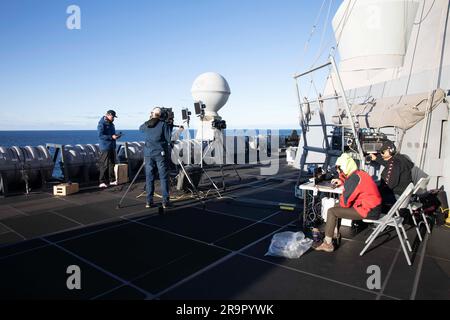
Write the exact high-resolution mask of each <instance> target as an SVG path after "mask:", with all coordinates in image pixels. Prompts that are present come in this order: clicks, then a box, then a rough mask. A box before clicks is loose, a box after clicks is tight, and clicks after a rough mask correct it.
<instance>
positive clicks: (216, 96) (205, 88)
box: [191, 72, 231, 117]
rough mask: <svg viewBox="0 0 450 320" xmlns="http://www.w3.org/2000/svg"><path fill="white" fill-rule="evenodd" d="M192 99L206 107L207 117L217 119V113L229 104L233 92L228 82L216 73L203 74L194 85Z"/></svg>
mask: <svg viewBox="0 0 450 320" xmlns="http://www.w3.org/2000/svg"><path fill="white" fill-rule="evenodd" d="M191 92H192V98H193V99H194V101H195V102H199V101H201V102H202V103H203V104H204V105H205V106H206V109H205V114H206V116H212V117H217V116H218V114H217V112H218V111H219V110H220V109H222V107H223V106H224V105H225V104H226V103H227V101H228V98H229V97H230V94H231V90H230V86H229V85H228V82H227V80H225V78H224V77H223V76H221V75H220V74H218V73H215V72H207V73H203V74H201V75H200V76H198V77H197V79H195V81H194V84H193V85H192V90H191Z"/></svg>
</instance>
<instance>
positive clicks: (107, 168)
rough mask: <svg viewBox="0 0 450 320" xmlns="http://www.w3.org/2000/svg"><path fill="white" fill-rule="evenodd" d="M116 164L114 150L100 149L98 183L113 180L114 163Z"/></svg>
mask: <svg viewBox="0 0 450 320" xmlns="http://www.w3.org/2000/svg"><path fill="white" fill-rule="evenodd" d="M115 164H116V155H115V152H114V150H108V151H100V159H99V161H98V166H99V169H100V179H99V180H100V183H106V184H108V183H110V182H112V181H115V180H116V178H115V175H114V165H115Z"/></svg>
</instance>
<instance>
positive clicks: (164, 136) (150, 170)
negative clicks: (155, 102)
mask: <svg viewBox="0 0 450 320" xmlns="http://www.w3.org/2000/svg"><path fill="white" fill-rule="evenodd" d="M139 130H140V131H141V132H143V133H144V134H145V148H144V157H145V158H144V159H145V178H146V192H147V204H146V208H151V207H152V206H153V194H154V192H155V174H156V168H158V173H159V179H160V181H161V190H162V196H163V208H164V209H165V208H168V207H172V204H171V203H170V195H169V169H168V168H169V163H168V161H169V158H170V142H171V135H172V126H171V125H169V124H168V123H167V122H166V121H162V120H161V109H160V108H155V109H153V111H152V113H151V115H150V120H149V121H147V122H145V123H144V124H142V125H141V127H140V128H139Z"/></svg>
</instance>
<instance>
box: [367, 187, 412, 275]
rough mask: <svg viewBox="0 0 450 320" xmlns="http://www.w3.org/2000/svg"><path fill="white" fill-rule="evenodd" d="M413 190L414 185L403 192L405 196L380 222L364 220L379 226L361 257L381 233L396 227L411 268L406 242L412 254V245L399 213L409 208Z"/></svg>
mask: <svg viewBox="0 0 450 320" xmlns="http://www.w3.org/2000/svg"><path fill="white" fill-rule="evenodd" d="M413 189H414V184H412V183H410V184H409V186H408V187H407V188H406V190H405V191H404V192H403V194H402V195H401V196H400V198H399V199H398V200H397V201H396V202H395V204H394V205H393V206H392V208H391V210H389V212H388V213H387V214H386V215H384V216H382V217H381V218H380V219H379V220H371V219H365V220H364V222H366V223H374V224H377V225H378V226H377V227H376V228H375V230H374V231H373V232H372V233H371V234H370V236H369V237H368V238H367V240H366V246H365V247H364V249H363V250H362V251H361V253H360V256H363V255H364V253H366V251H367V249H369V247H370V245H371V244H372V243H373V242H374V241H375V239H376V238H377V237H378V235H379V234H380V233H381V232H383V231H384V230H385V229H386V228H387V227H394V228H395V231H396V232H397V236H398V239H399V241H400V244H401V246H402V249H403V253H404V254H405V258H406V261H407V262H408V265H410V266H411V260H410V258H409V254H408V252H407V250H406V246H405V242H406V245H407V246H408V250H409V251H410V252H412V248H411V244H410V243H409V240H408V235H407V234H406V230H405V227H404V226H403V218H402V217H400V214H399V211H400V209H405V208H407V207H408V205H409V202H410V200H411V196H412V192H413ZM400 230H401V232H400Z"/></svg>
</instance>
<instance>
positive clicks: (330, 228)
mask: <svg viewBox="0 0 450 320" xmlns="http://www.w3.org/2000/svg"><path fill="white" fill-rule="evenodd" d="M338 219H350V220H362V219H363V218H362V217H361V216H360V215H359V213H358V211H356V209H355V208H342V207H334V208H330V209H328V215H327V224H326V227H325V236H326V237H330V238H333V235H334V229H335V228H336V227H337V229H338V231H339V228H340V227H341V226H340V224H341V223H340V221H339V220H338ZM338 222H339V225H338Z"/></svg>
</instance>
